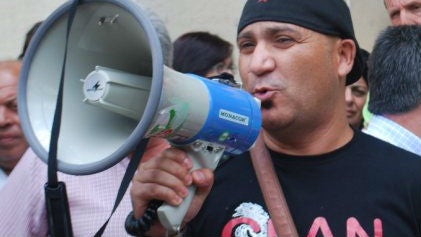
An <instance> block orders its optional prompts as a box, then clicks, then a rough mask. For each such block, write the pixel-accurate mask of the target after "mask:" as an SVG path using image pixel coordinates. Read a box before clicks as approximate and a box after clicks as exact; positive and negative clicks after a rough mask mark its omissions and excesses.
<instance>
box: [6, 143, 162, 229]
mask: <svg viewBox="0 0 421 237" xmlns="http://www.w3.org/2000/svg"><path fill="white" fill-rule="evenodd" d="M167 147H168V145H167V144H166V143H162V144H160V143H157V144H156V145H154V146H153V147H150V146H149V145H148V148H147V150H146V152H145V153H144V159H145V158H146V159H148V158H150V157H153V156H154V155H155V154H157V153H158V152H160V151H162V150H163V149H165V148H167ZM128 163H129V159H128V158H125V159H123V160H122V161H120V163H118V164H117V165H115V166H113V167H111V168H109V169H107V170H105V171H102V172H100V173H96V174H92V175H85V176H74V175H68V174H64V173H61V172H58V173H57V175H58V179H59V181H64V182H65V183H66V189H67V195H68V200H69V207H70V214H71V222H72V227H73V234H74V236H75V237H77V236H81V237H85V236H94V234H95V233H96V231H98V230H99V228H100V227H101V226H102V225H103V224H104V222H105V221H106V220H107V218H108V216H109V215H110V214H111V209H112V207H113V205H114V201H115V198H116V196H117V192H118V189H119V188H120V183H121V180H122V178H123V175H124V173H125V172H126V168H127V165H128ZM47 169H48V168H47V165H46V164H45V163H44V162H42V161H41V160H40V159H39V158H38V157H37V156H36V155H35V154H34V152H33V151H32V150H31V149H28V150H27V151H26V153H25V154H24V155H23V157H22V158H21V160H20V161H19V163H18V164H17V165H16V167H15V168H14V169H13V171H12V172H11V173H10V175H9V177H8V181H7V183H6V184H5V186H4V187H3V188H2V189H0V237H3V236H19V237H33V236H46V235H47V229H48V224H47V211H46V206H45V198H44V184H45V182H47ZM131 210H132V206H131V201H130V195H129V191H127V192H126V194H125V195H124V198H123V200H122V201H121V203H120V205H119V207H118V208H117V210H116V212H115V213H114V215H113V217H112V218H111V220H110V222H109V224H108V226H107V228H106V229H105V232H104V234H103V236H104V237H115V236H118V237H120V236H129V235H128V234H127V233H126V230H125V229H124V221H125V219H126V217H127V214H128V213H129V212H130V211H131Z"/></svg>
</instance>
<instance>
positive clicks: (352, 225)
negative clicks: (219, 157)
mask: <svg viewBox="0 0 421 237" xmlns="http://www.w3.org/2000/svg"><path fill="white" fill-rule="evenodd" d="M232 217H233V218H232V219H231V220H230V221H228V223H227V224H226V225H225V226H224V228H223V230H222V235H221V236H222V237H276V231H275V228H274V226H273V223H272V220H271V219H270V218H269V214H268V213H267V212H266V211H265V210H264V209H263V207H262V206H260V205H259V204H254V203H250V202H246V203H241V204H240V205H239V206H238V207H237V208H236V209H235V211H234V214H233V215H232ZM372 224H373V225H372V228H373V233H374V236H373V237H383V224H382V221H381V220H380V219H379V218H375V219H374V220H373V223H372ZM344 226H346V236H347V237H369V235H368V234H367V231H366V230H364V229H363V228H362V227H361V224H360V223H359V222H358V220H357V219H356V218H355V217H349V218H348V220H347V221H346V223H344ZM318 233H320V234H321V235H322V236H323V237H334V236H341V235H342V234H340V235H337V233H336V234H335V233H332V231H331V229H330V227H329V223H328V221H327V220H326V218H324V217H317V218H315V219H314V221H313V223H312V224H311V226H309V229H308V233H307V235H306V236H307V237H315V236H317V234H318Z"/></svg>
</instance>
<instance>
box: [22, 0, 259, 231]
mask: <svg viewBox="0 0 421 237" xmlns="http://www.w3.org/2000/svg"><path fill="white" fill-rule="evenodd" d="M69 7H70V3H67V4H64V5H63V6H62V7H60V8H59V9H57V10H56V11H55V12H54V13H53V14H52V15H50V16H49V17H48V18H47V19H46V20H45V21H44V23H43V24H42V25H41V27H40V28H39V29H38V31H37V33H36V34H35V35H34V38H33V39H32V42H31V44H30V46H29V48H28V52H27V55H26V56H25V58H24V61H23V66H22V70H21V75H20V84H19V96H18V109H19V116H20V120H21V125H22V130H23V131H24V133H25V135H26V137H27V140H28V143H29V144H30V145H31V147H32V148H33V150H34V152H35V153H36V154H37V155H38V156H39V157H40V158H41V159H42V160H43V161H45V162H47V161H48V147H49V143H50V139H51V127H52V121H53V117H54V109H55V104H56V100H57V99H56V98H57V94H58V88H59V82H60V80H59V78H60V74H61V68H62V65H61V63H62V62H63V56H64V48H65V46H66V45H65V36H66V34H65V33H66V27H67V18H68V12H69ZM67 47H68V54H67V62H66V65H65V66H66V74H65V77H64V87H63V106H62V118H61V128H60V137H59V140H58V149H57V160H58V170H59V171H62V172H65V173H69V174H75V175H84V174H92V173H97V172H100V171H103V170H105V169H107V168H109V167H111V166H113V165H115V164H116V163H117V162H119V161H120V160H121V159H123V158H124V157H125V156H127V154H129V153H130V152H131V151H132V150H133V149H134V147H135V146H136V145H137V144H138V143H139V141H140V140H141V139H143V138H146V137H152V136H158V137H162V138H165V139H167V140H168V141H169V142H170V143H171V144H172V145H174V146H177V147H181V148H182V149H184V150H186V152H187V153H189V155H190V156H191V157H194V159H193V163H194V169H196V168H198V167H208V168H211V169H213V168H215V166H216V164H217V163H218V160H219V158H220V157H221V156H222V154H223V153H231V154H239V153H242V152H244V151H246V150H248V149H249V148H250V147H251V146H252V145H253V143H254V141H255V140H256V138H257V136H258V132H259V130H260V127H261V114H260V107H259V102H258V101H257V100H256V99H255V98H254V97H252V96H251V95H250V94H249V93H247V92H246V91H244V90H241V89H238V88H232V87H229V86H226V85H221V84H220V83H218V82H215V81H211V80H207V79H205V78H202V77H199V76H196V75H189V74H182V73H179V72H176V71H174V70H172V69H170V68H168V67H166V66H164V63H163V56H162V55H163V53H162V51H161V45H160V41H159V36H158V34H157V32H156V30H155V28H154V27H153V25H152V24H151V22H150V20H149V19H148V17H147V16H146V14H145V12H144V11H143V10H142V9H141V8H139V6H138V5H137V4H135V3H134V2H132V1H130V0H118V1H117V0H86V1H83V3H82V4H81V5H80V6H78V8H77V11H76V16H75V19H74V22H73V26H72V28H71V31H70V34H69V38H68V45H67ZM193 194H194V187H191V190H190V195H189V197H188V198H186V199H185V201H184V202H183V204H182V205H181V206H179V207H173V206H169V205H163V206H162V207H160V208H159V209H158V215H159V218H160V221H161V223H162V224H163V225H164V226H165V227H166V228H167V229H169V230H173V231H176V230H177V229H178V228H179V226H180V224H181V221H182V220H183V218H184V215H185V213H186V211H187V209H188V207H189V205H190V201H191V198H192V197H193Z"/></svg>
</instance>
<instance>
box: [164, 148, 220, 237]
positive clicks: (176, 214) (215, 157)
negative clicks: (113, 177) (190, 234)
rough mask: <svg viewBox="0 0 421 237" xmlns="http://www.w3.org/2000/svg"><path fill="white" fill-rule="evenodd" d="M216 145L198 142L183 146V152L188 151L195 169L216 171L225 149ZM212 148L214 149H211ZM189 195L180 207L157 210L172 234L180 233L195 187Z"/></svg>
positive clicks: (165, 206)
mask: <svg viewBox="0 0 421 237" xmlns="http://www.w3.org/2000/svg"><path fill="white" fill-rule="evenodd" d="M214 145H216V144H208V143H206V142H200V146H199V145H198V143H197V142H195V143H194V144H191V145H187V146H181V147H179V148H181V149H182V150H184V151H186V153H187V155H188V156H189V157H191V158H192V162H193V168H192V170H196V169H199V168H209V169H212V170H214V169H215V168H216V166H217V165H218V162H219V159H220V158H221V157H222V155H223V153H224V148H223V147H221V146H218V145H216V146H218V147H216V148H215V147H214ZM209 147H212V149H209ZM188 191H189V194H188V196H187V197H186V198H184V200H183V202H182V203H181V204H180V205H179V206H172V205H169V204H165V203H164V204H163V205H162V206H160V207H159V208H158V210H157V213H158V218H159V221H160V222H161V224H162V225H163V226H164V227H165V228H166V229H167V230H168V231H170V232H171V233H178V232H179V231H180V227H181V224H182V221H183V219H184V216H185V215H186V213H187V210H188V209H189V207H190V204H191V202H192V200H193V197H194V195H195V192H196V187H195V186H194V185H192V186H189V187H188Z"/></svg>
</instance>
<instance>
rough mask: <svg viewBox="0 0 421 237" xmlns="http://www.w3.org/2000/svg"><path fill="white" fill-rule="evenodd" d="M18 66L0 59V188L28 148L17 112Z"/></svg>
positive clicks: (14, 61)
mask: <svg viewBox="0 0 421 237" xmlns="http://www.w3.org/2000/svg"><path fill="white" fill-rule="evenodd" d="M20 67H21V62H20V61H19V60H5V61H0V188H1V187H3V185H4V184H5V182H6V180H7V176H8V175H9V174H10V172H11V171H12V170H13V168H14V167H15V166H16V164H17V163H18V161H19V160H20V158H21V157H22V155H23V153H24V152H25V150H26V149H27V148H28V143H27V141H26V139H25V136H24V134H23V132H22V129H21V127H20V121H19V116H18V112H17V90H18V82H19V72H20Z"/></svg>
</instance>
